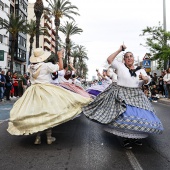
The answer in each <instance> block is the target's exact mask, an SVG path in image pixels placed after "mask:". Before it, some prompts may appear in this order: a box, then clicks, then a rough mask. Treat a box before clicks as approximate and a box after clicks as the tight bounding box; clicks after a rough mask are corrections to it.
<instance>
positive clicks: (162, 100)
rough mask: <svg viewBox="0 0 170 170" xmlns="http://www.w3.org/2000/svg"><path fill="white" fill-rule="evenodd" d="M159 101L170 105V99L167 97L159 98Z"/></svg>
mask: <svg viewBox="0 0 170 170" xmlns="http://www.w3.org/2000/svg"><path fill="white" fill-rule="evenodd" d="M158 102H159V103H163V104H167V105H170V99H167V98H159V99H158Z"/></svg>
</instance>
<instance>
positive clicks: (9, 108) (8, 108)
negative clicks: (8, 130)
mask: <svg viewBox="0 0 170 170" xmlns="http://www.w3.org/2000/svg"><path fill="white" fill-rule="evenodd" d="M1 110H11V107H6V108H2V109H1Z"/></svg>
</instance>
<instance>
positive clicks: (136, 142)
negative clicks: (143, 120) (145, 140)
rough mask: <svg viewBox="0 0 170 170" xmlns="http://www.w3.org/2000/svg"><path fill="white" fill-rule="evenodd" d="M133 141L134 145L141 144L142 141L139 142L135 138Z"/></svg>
mask: <svg viewBox="0 0 170 170" xmlns="http://www.w3.org/2000/svg"><path fill="white" fill-rule="evenodd" d="M133 143H134V144H135V145H138V146H142V142H140V141H139V140H135V141H134V142H133Z"/></svg>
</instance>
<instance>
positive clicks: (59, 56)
mask: <svg viewBox="0 0 170 170" xmlns="http://www.w3.org/2000/svg"><path fill="white" fill-rule="evenodd" d="M57 55H58V58H63V57H64V49H62V50H60V51H57Z"/></svg>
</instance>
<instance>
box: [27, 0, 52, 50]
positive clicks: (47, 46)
mask: <svg viewBox="0 0 170 170" xmlns="http://www.w3.org/2000/svg"><path fill="white" fill-rule="evenodd" d="M27 19H28V22H30V20H31V19H33V20H36V17H35V14H34V3H28V18H27ZM40 25H41V27H45V28H46V29H47V35H40V38H39V46H40V47H41V48H43V49H44V50H45V51H52V52H55V31H54V29H53V20H52V18H51V17H50V16H48V15H47V14H46V13H45V12H44V13H43V15H42V17H41V21H40ZM29 39H30V36H29V35H28V37H27V51H29V47H30V43H29ZM35 42H36V38H35V37H34V43H33V49H35V48H36V44H35Z"/></svg>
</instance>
